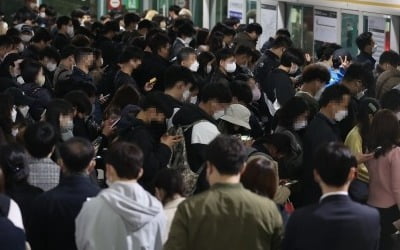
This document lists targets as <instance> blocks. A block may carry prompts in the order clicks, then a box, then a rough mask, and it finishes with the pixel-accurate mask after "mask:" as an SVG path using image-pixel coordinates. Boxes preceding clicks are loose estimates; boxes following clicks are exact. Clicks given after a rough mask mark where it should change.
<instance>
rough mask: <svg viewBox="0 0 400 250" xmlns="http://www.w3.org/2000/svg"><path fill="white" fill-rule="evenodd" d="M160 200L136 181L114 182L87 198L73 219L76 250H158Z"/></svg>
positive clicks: (161, 222)
mask: <svg viewBox="0 0 400 250" xmlns="http://www.w3.org/2000/svg"><path fill="white" fill-rule="evenodd" d="M165 223H166V217H165V215H164V212H163V207H162V205H161V203H160V202H159V201H158V200H157V199H156V198H155V197H153V196H151V195H150V194H149V193H148V192H146V191H145V190H144V189H143V188H142V187H141V186H140V185H139V184H138V183H129V182H115V183H113V184H112V185H111V186H110V188H108V189H105V190H103V191H102V192H101V193H100V194H99V195H98V196H97V197H95V198H93V199H91V200H89V201H87V202H86V203H85V204H84V205H83V207H82V210H81V212H80V213H79V215H78V217H77V218H76V220H75V225H76V232H75V240H76V244H77V246H78V249H79V250H136V249H140V250H153V249H154V250H158V249H160V250H161V249H162V239H163V230H164V229H165Z"/></svg>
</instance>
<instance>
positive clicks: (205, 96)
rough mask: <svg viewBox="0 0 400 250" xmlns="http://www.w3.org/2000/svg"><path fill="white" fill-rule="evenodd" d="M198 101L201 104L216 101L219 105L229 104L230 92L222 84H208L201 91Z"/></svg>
mask: <svg viewBox="0 0 400 250" xmlns="http://www.w3.org/2000/svg"><path fill="white" fill-rule="evenodd" d="M200 100H201V102H208V101H211V100H216V101H217V102H219V103H230V102H231V101H232V92H231V90H230V89H229V87H228V86H226V85H225V84H223V83H208V84H206V85H205V86H204V87H203V89H202V90H201V94H200Z"/></svg>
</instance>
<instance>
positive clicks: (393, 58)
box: [379, 50, 400, 68]
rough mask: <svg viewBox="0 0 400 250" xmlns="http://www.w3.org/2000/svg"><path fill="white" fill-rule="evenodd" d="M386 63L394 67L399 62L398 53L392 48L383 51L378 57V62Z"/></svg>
mask: <svg viewBox="0 0 400 250" xmlns="http://www.w3.org/2000/svg"><path fill="white" fill-rule="evenodd" d="M386 63H388V64H390V65H391V66H392V67H394V68H396V67H397V66H398V65H399V64H400V57H399V54H398V53H397V52H395V51H393V50H389V51H385V52H383V53H382V54H381V56H380V57H379V64H381V65H383V64H386Z"/></svg>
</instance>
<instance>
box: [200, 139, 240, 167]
mask: <svg viewBox="0 0 400 250" xmlns="http://www.w3.org/2000/svg"><path fill="white" fill-rule="evenodd" d="M246 159H247V153H246V147H245V146H244V145H243V143H242V142H241V141H240V139H239V138H237V137H234V136H227V135H219V136H218V137H217V138H215V139H214V140H213V141H212V142H211V143H210V144H209V145H208V146H207V149H206V161H208V162H209V163H210V164H212V165H213V166H215V168H216V169H217V170H218V172H219V173H220V174H222V175H237V174H239V173H240V171H241V170H242V169H243V167H244V164H245V162H246Z"/></svg>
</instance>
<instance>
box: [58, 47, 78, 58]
mask: <svg viewBox="0 0 400 250" xmlns="http://www.w3.org/2000/svg"><path fill="white" fill-rule="evenodd" d="M75 50H76V47H75V46H72V45H68V46H65V47H64V48H63V49H62V50H61V51H60V59H61V60H63V59H66V58H68V57H70V56H73V55H75Z"/></svg>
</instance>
